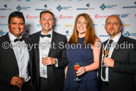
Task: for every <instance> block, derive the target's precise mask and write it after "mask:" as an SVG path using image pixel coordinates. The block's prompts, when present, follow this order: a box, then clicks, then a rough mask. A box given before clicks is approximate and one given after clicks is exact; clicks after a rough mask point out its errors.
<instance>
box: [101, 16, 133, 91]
mask: <svg viewBox="0 0 136 91" xmlns="http://www.w3.org/2000/svg"><path fill="white" fill-rule="evenodd" d="M105 23H106V24H105V30H106V32H107V33H108V34H109V35H110V38H109V39H108V40H107V41H105V42H104V43H103V46H104V47H102V51H101V56H100V57H101V60H100V70H99V78H100V80H99V82H100V91H135V81H134V74H135V73H136V40H134V39H131V38H128V37H124V36H123V35H122V34H121V31H122V27H123V26H122V23H121V20H120V18H119V17H118V16H116V15H110V16H109V17H108V18H107V19H106V22H105ZM124 43H127V44H131V45H132V46H129V47H121V45H122V44H124ZM110 45H111V46H110Z"/></svg>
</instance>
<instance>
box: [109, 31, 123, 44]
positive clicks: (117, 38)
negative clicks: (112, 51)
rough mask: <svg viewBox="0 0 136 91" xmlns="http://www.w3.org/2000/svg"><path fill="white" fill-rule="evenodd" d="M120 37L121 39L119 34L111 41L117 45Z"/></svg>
mask: <svg viewBox="0 0 136 91" xmlns="http://www.w3.org/2000/svg"><path fill="white" fill-rule="evenodd" d="M120 37H121V33H119V34H118V35H116V36H115V37H114V38H113V39H112V40H113V41H114V42H116V43H117V42H118V41H119V39H120ZM109 40H110V38H109Z"/></svg>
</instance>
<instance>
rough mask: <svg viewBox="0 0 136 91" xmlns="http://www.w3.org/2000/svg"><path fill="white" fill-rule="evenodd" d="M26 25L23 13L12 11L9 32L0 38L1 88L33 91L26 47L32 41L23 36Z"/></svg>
mask: <svg viewBox="0 0 136 91" xmlns="http://www.w3.org/2000/svg"><path fill="white" fill-rule="evenodd" d="M24 25H25V19H24V15H23V13H22V12H18V11H15V12H12V13H11V14H10V16H9V19H8V28H9V32H8V33H7V34H6V35H4V36H2V37H1V38H0V90H3V91H18V90H19V89H21V90H22V91H31V90H30V88H31V87H30V69H29V67H30V65H29V63H30V58H31V57H30V56H29V53H30V52H29V50H28V48H27V47H25V46H26V45H27V44H29V43H30V41H29V40H28V39H27V38H26V37H24V36H22V33H23V31H24ZM22 85H23V86H22Z"/></svg>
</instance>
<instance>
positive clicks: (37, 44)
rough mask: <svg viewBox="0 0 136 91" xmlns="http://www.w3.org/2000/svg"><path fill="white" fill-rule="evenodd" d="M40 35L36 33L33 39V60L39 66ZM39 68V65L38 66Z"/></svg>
mask: <svg viewBox="0 0 136 91" xmlns="http://www.w3.org/2000/svg"><path fill="white" fill-rule="evenodd" d="M40 33H41V32H38V34H37V35H36V36H35V37H34V39H33V41H34V45H33V46H34V50H35V56H36V57H35V59H36V60H38V61H37V63H38V64H39V41H40ZM38 66H39V65H38Z"/></svg>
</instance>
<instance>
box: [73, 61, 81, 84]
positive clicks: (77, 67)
mask: <svg viewBox="0 0 136 91" xmlns="http://www.w3.org/2000/svg"><path fill="white" fill-rule="evenodd" d="M79 68H80V65H79V63H76V64H74V73H75V75H76V78H75V79H74V80H75V81H81V79H79V77H78V76H77V74H76V72H77V70H78V69H79Z"/></svg>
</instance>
